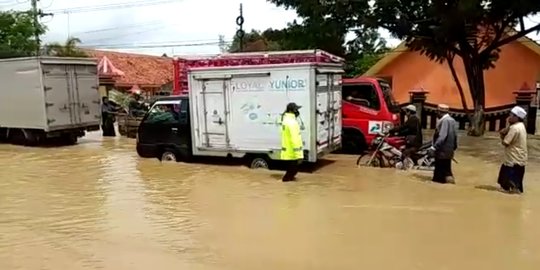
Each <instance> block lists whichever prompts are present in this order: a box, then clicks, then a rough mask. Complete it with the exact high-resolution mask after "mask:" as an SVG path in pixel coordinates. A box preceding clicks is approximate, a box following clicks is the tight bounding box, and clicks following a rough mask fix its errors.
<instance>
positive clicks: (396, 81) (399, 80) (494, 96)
mask: <svg viewBox="0 0 540 270" xmlns="http://www.w3.org/2000/svg"><path fill="white" fill-rule="evenodd" d="M454 66H455V68H456V72H457V75H458V78H459V81H460V82H461V85H462V86H463V88H464V89H463V90H464V92H465V99H466V102H467V107H468V108H469V109H471V108H472V107H473V102H472V98H471V96H470V92H469V86H468V83H467V76H466V73H465V68H464V66H463V63H462V61H461V59H460V58H459V57H456V59H455V61H454ZM364 75H365V76H377V77H381V78H385V79H387V80H388V81H389V82H390V84H391V85H392V89H393V91H394V96H395V98H396V100H397V101H398V102H400V103H407V102H408V101H409V98H410V97H409V92H410V91H411V90H425V91H427V92H428V94H427V100H426V102H427V103H429V104H439V103H445V104H448V105H449V106H450V107H451V108H452V109H453V110H457V111H459V110H462V109H463V106H462V103H461V99H460V94H459V90H458V88H457V86H456V83H455V81H454V79H453V77H452V74H451V72H450V69H449V67H448V64H447V63H445V62H443V63H437V62H435V61H431V60H430V59H429V58H428V57H426V56H424V55H422V54H420V52H414V51H410V50H408V49H407V46H406V45H405V43H402V44H400V45H399V46H398V47H397V48H396V49H394V50H393V51H391V52H390V53H388V54H387V55H386V56H385V57H383V58H382V59H381V60H380V61H379V62H378V63H376V64H375V65H374V66H373V67H371V69H369V70H368V71H367V72H366V73H365V74H364ZM538 80H540V45H539V44H538V43H536V42H535V41H534V40H531V39H529V38H527V37H523V38H520V39H518V40H517V41H515V42H512V43H509V44H507V45H505V46H503V47H501V52H500V58H499V60H498V61H497V62H496V63H495V67H494V68H492V69H489V70H487V71H485V72H484V81H485V87H486V97H485V104H486V108H485V109H486V110H487V111H489V110H490V109H492V110H493V109H495V108H500V107H504V106H509V105H511V104H514V103H515V99H516V95H515V92H516V91H519V90H531V91H533V90H535V88H536V85H537V81H538Z"/></svg>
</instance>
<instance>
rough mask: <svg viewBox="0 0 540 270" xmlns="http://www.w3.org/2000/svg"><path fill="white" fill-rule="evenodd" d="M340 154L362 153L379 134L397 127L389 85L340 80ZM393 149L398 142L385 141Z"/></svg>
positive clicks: (395, 105) (396, 110) (397, 116)
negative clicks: (341, 146) (341, 81)
mask: <svg viewBox="0 0 540 270" xmlns="http://www.w3.org/2000/svg"><path fill="white" fill-rule="evenodd" d="M342 97H343V103H342V104H343V105H342V106H343V107H342V113H343V120H342V121H343V123H342V141H343V150H344V151H346V152H350V153H359V152H362V151H364V150H365V149H366V148H367V147H368V146H369V145H370V144H371V141H372V140H373V139H374V138H375V135H376V134H377V133H380V132H387V131H389V130H390V129H392V128H394V127H395V126H397V125H399V124H400V107H399V105H398V103H397V102H396V101H395V100H394V96H393V94H392V88H391V86H390V84H389V83H388V82H387V81H385V80H383V79H380V78H374V77H362V76H360V77H356V78H349V79H343V85H342ZM388 142H389V143H390V144H392V145H394V146H399V145H400V144H402V139H401V138H389V139H388Z"/></svg>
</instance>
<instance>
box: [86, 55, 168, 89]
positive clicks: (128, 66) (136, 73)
mask: <svg viewBox="0 0 540 270" xmlns="http://www.w3.org/2000/svg"><path fill="white" fill-rule="evenodd" d="M87 52H88V54H89V55H90V56H91V57H94V58H96V59H98V63H99V66H98V70H99V73H100V81H101V82H102V83H103V84H105V85H109V88H114V89H116V90H120V91H129V90H135V89H140V90H141V91H142V92H143V93H145V94H146V95H154V94H156V93H158V92H160V91H162V89H163V87H164V86H166V85H167V84H171V82H172V81H173V64H172V62H173V60H172V58H169V57H159V56H153V55H142V54H134V53H123V52H113V51H102V50H87Z"/></svg>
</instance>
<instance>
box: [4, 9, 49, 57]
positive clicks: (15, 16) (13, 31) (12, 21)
mask: <svg viewBox="0 0 540 270" xmlns="http://www.w3.org/2000/svg"><path fill="white" fill-rule="evenodd" d="M45 30H46V27H45V26H44V25H43V24H38V25H37V29H36V28H35V27H34V24H33V17H32V14H31V13H30V12H16V11H0V58H10V57H21V56H31V55H35V54H36V52H37V51H38V43H37V41H36V40H35V34H36V32H37V33H38V34H39V35H41V34H43V33H45Z"/></svg>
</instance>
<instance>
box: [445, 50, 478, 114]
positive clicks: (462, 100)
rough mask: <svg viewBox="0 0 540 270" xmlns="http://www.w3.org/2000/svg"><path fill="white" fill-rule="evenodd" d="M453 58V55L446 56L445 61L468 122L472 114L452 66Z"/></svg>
mask: <svg viewBox="0 0 540 270" xmlns="http://www.w3.org/2000/svg"><path fill="white" fill-rule="evenodd" d="M454 58H455V55H452V56H447V57H446V62H447V63H448V67H449V68H450V73H452V78H454V82H455V83H456V86H457V89H458V91H459V97H460V99H461V106H463V110H464V111H465V114H466V115H467V118H468V119H469V122H472V115H471V113H470V111H469V107H468V106H467V100H466V99H465V92H464V91H463V86H462V85H461V82H460V81H459V77H458V75H457V72H456V68H455V66H454Z"/></svg>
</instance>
